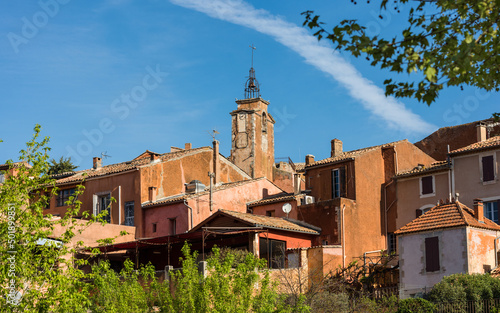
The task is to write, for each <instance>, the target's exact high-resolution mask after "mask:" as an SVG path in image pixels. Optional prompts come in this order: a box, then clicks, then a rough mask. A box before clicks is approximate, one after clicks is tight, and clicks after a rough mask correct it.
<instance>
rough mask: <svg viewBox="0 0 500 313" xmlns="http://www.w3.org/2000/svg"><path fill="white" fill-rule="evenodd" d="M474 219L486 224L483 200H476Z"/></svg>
mask: <svg viewBox="0 0 500 313" xmlns="http://www.w3.org/2000/svg"><path fill="white" fill-rule="evenodd" d="M474 217H475V218H476V220H478V221H479V222H484V208H483V200H481V199H474Z"/></svg>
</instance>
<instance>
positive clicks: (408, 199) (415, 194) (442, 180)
mask: <svg viewBox="0 0 500 313" xmlns="http://www.w3.org/2000/svg"><path fill="white" fill-rule="evenodd" d="M431 175H432V176H434V187H435V188H434V191H435V195H434V196H430V197H429V196H420V179H421V177H422V176H417V177H409V178H402V179H398V181H397V186H398V187H397V197H398V213H397V218H396V228H397V229H399V228H401V227H403V226H405V225H406V224H408V223H409V222H411V221H413V220H414V219H415V218H416V210H417V209H420V208H423V207H426V206H435V205H436V204H437V202H439V200H444V199H448V193H449V188H448V172H438V173H434V174H433V173H430V174H429V175H425V176H431Z"/></svg>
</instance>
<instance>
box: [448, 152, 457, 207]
mask: <svg viewBox="0 0 500 313" xmlns="http://www.w3.org/2000/svg"><path fill="white" fill-rule="evenodd" d="M446 161H448V166H450V164H451V158H450V145H448V156H447V157H446ZM453 196H454V194H452V193H451V169H450V168H448V200H449V201H450V202H451V198H452V197H453ZM455 200H458V199H455Z"/></svg>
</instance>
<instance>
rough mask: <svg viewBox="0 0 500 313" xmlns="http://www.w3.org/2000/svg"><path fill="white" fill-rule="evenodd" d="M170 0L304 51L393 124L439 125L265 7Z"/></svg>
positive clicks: (237, 1)
mask: <svg viewBox="0 0 500 313" xmlns="http://www.w3.org/2000/svg"><path fill="white" fill-rule="evenodd" d="M171 2H172V3H174V4H176V5H179V6H182V7H185V8H189V9H193V10H196V11H199V12H202V13H205V14H207V15H208V16H210V17H213V18H217V19H220V20H224V21H227V22H231V23H234V24H237V25H242V26H245V27H248V28H251V29H254V30H256V31H258V32H261V33H263V34H266V35H269V36H271V37H273V38H274V39H275V40H276V41H278V42H280V43H281V44H283V45H285V46H286V47H288V48H290V49H292V50H293V51H295V52H297V53H298V54H299V55H301V56H302V57H303V58H304V59H305V61H306V62H307V63H309V64H311V65H312V66H314V67H316V68H317V69H319V70H320V71H323V72H325V73H327V74H329V75H331V76H332V77H333V78H334V79H335V80H336V81H338V82H339V83H340V84H342V85H343V86H344V87H345V88H346V89H347V90H348V92H349V94H350V95H351V97H353V98H354V99H356V100H357V101H359V102H360V103H361V104H362V105H363V106H364V108H365V109H367V110H368V111H370V112H371V113H372V114H373V115H374V116H376V117H379V118H381V119H383V120H385V121H386V122H388V124H389V126H391V127H393V128H396V129H399V130H402V131H405V132H416V133H429V132H431V131H433V130H435V129H436V128H437V127H435V126H434V125H431V124H429V123H427V122H425V121H424V120H422V118H421V117H420V116H419V115H417V114H415V113H413V112H411V111H410V110H408V109H407V108H406V107H405V105H404V104H403V103H402V102H400V101H398V100H397V99H395V98H393V97H386V96H385V95H384V91H383V90H382V89H381V88H380V87H377V86H376V85H375V84H374V83H373V82H372V81H370V80H368V79H366V78H364V77H363V76H362V75H361V73H359V72H358V71H357V70H356V68H354V66H352V65H351V64H349V63H348V62H347V61H346V60H345V59H343V58H342V56H340V54H339V53H338V52H336V51H335V50H333V49H332V48H331V47H329V46H327V45H326V44H325V43H323V42H318V40H317V39H316V38H315V37H313V36H311V35H310V34H309V33H308V32H307V31H306V30H305V29H304V28H301V27H299V26H297V25H295V24H292V23H289V22H287V21H285V20H283V19H282V18H280V17H277V16H274V15H272V14H270V13H269V12H267V11H266V10H262V9H256V8H254V7H253V6H251V5H250V4H248V3H246V2H244V1H241V0H211V1H206V0H171Z"/></svg>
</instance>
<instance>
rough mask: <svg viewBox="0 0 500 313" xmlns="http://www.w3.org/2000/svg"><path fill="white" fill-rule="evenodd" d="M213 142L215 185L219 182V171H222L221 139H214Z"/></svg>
mask: <svg viewBox="0 0 500 313" xmlns="http://www.w3.org/2000/svg"><path fill="white" fill-rule="evenodd" d="M212 144H213V151H214V156H213V165H212V171H213V173H214V185H215V184H217V175H219V173H220V168H219V167H220V164H219V141H217V140H214V141H212Z"/></svg>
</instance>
